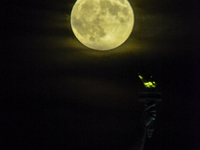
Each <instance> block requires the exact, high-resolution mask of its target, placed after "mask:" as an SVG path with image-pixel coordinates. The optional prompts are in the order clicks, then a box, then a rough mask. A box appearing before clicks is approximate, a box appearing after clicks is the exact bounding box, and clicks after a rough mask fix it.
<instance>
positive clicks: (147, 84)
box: [138, 75, 156, 88]
mask: <svg viewBox="0 0 200 150" xmlns="http://www.w3.org/2000/svg"><path fill="white" fill-rule="evenodd" d="M138 77H139V78H140V79H141V80H142V82H143V84H144V86H145V87H146V88H155V87H156V82H155V81H147V80H145V79H144V77H143V76H141V75H138ZM151 78H152V76H151Z"/></svg>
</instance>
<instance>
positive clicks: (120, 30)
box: [71, 0, 134, 50]
mask: <svg viewBox="0 0 200 150" xmlns="http://www.w3.org/2000/svg"><path fill="white" fill-rule="evenodd" d="M133 25H134V13H133V9H132V7H131V5H130V3H129V2H128V1H127V0H77V1H76V3H75V4H74V6H73V9H72V12H71V27H72V30H73V32H74V34H75V36H76V38H77V39H78V40H79V41H80V42H81V43H82V44H83V45H85V46H87V47H89V48H91V49H95V50H110V49H114V48H116V47H118V46H120V45H121V44H123V43H124V42H125V41H126V40H127V39H128V37H129V36H130V34H131V32H132V29H133Z"/></svg>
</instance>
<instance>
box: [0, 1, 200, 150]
mask: <svg viewBox="0 0 200 150" xmlns="http://www.w3.org/2000/svg"><path fill="white" fill-rule="evenodd" d="M74 3H75V0H65V1H64V0H57V1H53V0H48V1H46V0H35V1H34V0H29V1H23V0H22V1H17V2H15V3H13V2H11V1H7V2H6V3H5V5H4V8H5V9H4V10H5V11H4V13H3V16H4V17H3V19H4V20H3V23H4V24H3V25H4V26H3V30H2V33H3V46H4V49H3V50H4V51H3V54H2V59H1V60H3V63H2V64H4V65H3V71H2V73H3V74H2V75H3V78H2V79H3V82H2V83H3V86H4V90H3V92H2V93H3V99H5V101H6V103H5V104H6V105H5V107H3V110H5V113H4V114H5V115H3V119H2V120H4V121H5V123H6V126H5V134H4V136H3V138H2V139H3V142H4V143H5V144H6V145H7V146H11V147H17V146H21V147H22V148H26V149H27V148H29V149H30V148H33V149H34V148H36V147H40V145H41V147H45V148H53V149H54V147H56V149H70V148H71V149H76V148H77V149H90V148H91V149H98V148H99V149H118V148H121V147H123V146H124V145H126V144H128V143H129V141H131V137H132V135H133V134H135V133H136V132H137V129H136V128H135V124H136V122H137V119H138V118H139V116H140V114H141V112H142V111H143V104H142V103H140V102H139V101H138V92H139V91H140V90H141V89H142V88H143V85H142V82H141V81H140V80H139V78H138V77H137V73H138V72H139V73H141V74H142V75H144V76H146V77H149V76H150V75H153V77H154V79H155V80H156V81H157V82H158V87H157V88H158V90H160V91H162V92H163V98H164V99H163V101H162V102H161V103H159V104H158V105H157V119H156V128H155V131H154V135H153V137H152V139H150V140H147V141H146V145H145V149H146V150H161V149H162V150H169V149H194V150H197V149H199V148H198V145H197V144H196V141H197V138H198V137H197V136H198V132H195V131H196V129H197V128H198V124H199V123H198V120H197V114H198V107H199V103H196V99H197V98H199V97H198V96H199V89H198V88H197V87H198V82H199V71H198V67H200V66H199V64H198V59H199V51H198V50H199V49H198V48H199V47H198V46H197V43H198V41H199V30H198V28H197V27H198V26H199V21H197V20H198V18H199V15H198V14H199V12H198V6H199V5H198V3H197V2H195V1H184V2H183V1H179V0H162V1H161V0H148V1H147V0H135V1H133V0H130V4H131V5H132V7H133V10H134V13H135V25H134V28H133V31H132V34H131V35H130V37H129V39H128V40H127V41H126V42H125V43H124V44H123V45H121V46H120V47H118V48H116V49H114V50H110V51H106V52H100V51H94V50H91V49H89V48H87V47H85V46H83V45H82V44H81V43H80V42H79V41H78V40H77V39H76V38H75V36H74V34H73V32H72V30H71V26H70V13H71V9H72V7H73V5H74ZM195 144H196V145H195ZM96 147H97V148H96Z"/></svg>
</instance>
